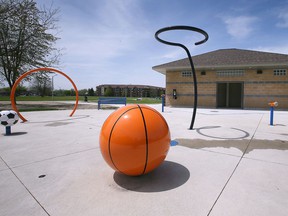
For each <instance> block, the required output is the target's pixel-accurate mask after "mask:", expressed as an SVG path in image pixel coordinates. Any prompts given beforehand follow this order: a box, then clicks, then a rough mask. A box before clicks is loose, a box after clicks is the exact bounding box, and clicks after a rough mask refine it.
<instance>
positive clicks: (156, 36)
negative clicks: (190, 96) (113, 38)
mask: <svg viewBox="0 0 288 216" xmlns="http://www.w3.org/2000/svg"><path fill="white" fill-rule="evenodd" d="M171 30H189V31H196V32H198V33H201V34H202V35H204V37H205V38H204V39H203V40H201V41H199V42H196V43H195V45H196V46H197V45H200V44H203V43H205V42H206V41H207V40H208V38H209V36H208V34H207V32H205V31H204V30H202V29H199V28H196V27H191V26H170V27H166V28H162V29H159V30H158V31H157V32H156V33H155V38H156V40H158V41H159V42H161V43H164V44H167V45H171V46H179V47H181V48H183V49H184V50H185V51H186V53H187V55H188V58H189V61H190V65H191V69H192V74H193V81H194V109H193V115H192V120H191V124H190V127H189V129H190V130H193V126H194V122H195V117H196V111H197V101H198V92H197V78H196V72H195V68H194V64H193V61H192V57H191V55H190V52H189V50H188V48H187V47H185V46H184V45H183V44H180V43H174V42H169V41H165V40H163V39H160V38H159V37H158V35H159V34H160V33H162V32H166V31H171Z"/></svg>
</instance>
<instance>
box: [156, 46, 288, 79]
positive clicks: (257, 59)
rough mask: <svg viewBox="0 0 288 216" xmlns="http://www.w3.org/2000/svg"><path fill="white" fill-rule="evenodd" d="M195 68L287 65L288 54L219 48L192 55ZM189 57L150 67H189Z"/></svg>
mask: <svg viewBox="0 0 288 216" xmlns="http://www.w3.org/2000/svg"><path fill="white" fill-rule="evenodd" d="M192 60H193V63H194V67H195V69H196V70H197V69H212V70H213V69H225V68H226V69H228V68H229V69H242V68H257V69H262V68H267V67H275V66H277V67H285V68H286V67H288V55H285V54H277V53H269V52H260V51H252V50H243V49H219V50H215V51H212V52H208V53H204V54H201V55H195V56H192ZM189 68H191V67H190V63H189V59H188V58H185V59H181V60H178V61H173V62H169V63H166V64H161V65H157V66H154V67H153V68H152V69H153V70H155V71H158V72H160V73H162V74H166V71H173V70H181V69H182V70H185V69H189Z"/></svg>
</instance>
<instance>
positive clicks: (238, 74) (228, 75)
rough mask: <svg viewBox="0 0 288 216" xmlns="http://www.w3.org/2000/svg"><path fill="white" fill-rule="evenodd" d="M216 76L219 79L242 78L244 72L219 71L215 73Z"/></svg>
mask: <svg viewBox="0 0 288 216" xmlns="http://www.w3.org/2000/svg"><path fill="white" fill-rule="evenodd" d="M217 76H221V77H231V76H234V77H235V76H244V70H221V71H217Z"/></svg>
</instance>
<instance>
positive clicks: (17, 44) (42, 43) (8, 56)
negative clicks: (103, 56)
mask: <svg viewBox="0 0 288 216" xmlns="http://www.w3.org/2000/svg"><path fill="white" fill-rule="evenodd" d="M57 14H58V9H52V7H51V8H48V9H47V8H43V9H42V10H41V9H39V8H38V7H37V4H36V2H35V1H34V0H0V80H4V81H6V82H7V83H8V85H9V87H10V89H11V88H12V87H13V84H14V83H15V81H16V80H17V78H18V77H19V76H20V75H21V74H23V73H24V72H26V71H28V70H30V69H32V68H39V67H52V66H54V65H57V64H58V62H59V58H60V50H59V49H57V48H55V43H56V41H57V40H58V39H59V38H58V37H56V36H54V35H53V32H54V33H56V30H57V26H56V22H57V21H58V19H57ZM42 76H43V74H42ZM44 76H45V75H44Z"/></svg>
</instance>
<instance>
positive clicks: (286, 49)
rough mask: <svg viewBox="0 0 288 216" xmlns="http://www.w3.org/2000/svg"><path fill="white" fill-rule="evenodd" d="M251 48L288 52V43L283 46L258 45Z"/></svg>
mask: <svg viewBox="0 0 288 216" xmlns="http://www.w3.org/2000/svg"><path fill="white" fill-rule="evenodd" d="M251 50H257V51H263V52H272V53H281V54H288V44H283V45H281V46H258V47H256V48H251Z"/></svg>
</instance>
